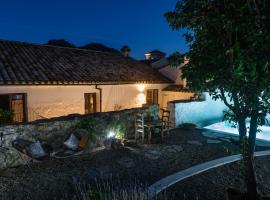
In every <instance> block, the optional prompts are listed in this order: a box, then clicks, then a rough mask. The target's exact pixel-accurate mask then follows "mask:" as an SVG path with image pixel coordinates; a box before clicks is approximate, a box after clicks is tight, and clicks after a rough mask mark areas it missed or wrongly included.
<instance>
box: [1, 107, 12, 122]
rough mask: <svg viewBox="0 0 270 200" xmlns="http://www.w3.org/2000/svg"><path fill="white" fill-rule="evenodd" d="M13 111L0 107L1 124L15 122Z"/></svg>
mask: <svg viewBox="0 0 270 200" xmlns="http://www.w3.org/2000/svg"><path fill="white" fill-rule="evenodd" d="M13 116H14V114H13V111H12V110H3V109H1V108H0V124H8V123H12V122H13Z"/></svg>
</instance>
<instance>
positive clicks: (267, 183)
mask: <svg viewBox="0 0 270 200" xmlns="http://www.w3.org/2000/svg"><path fill="white" fill-rule="evenodd" d="M255 165H256V167H255V168H256V173H257V179H258V189H259V191H260V192H261V193H262V194H263V195H269V194H270V170H269V166H270V157H269V156H266V157H260V158H256V159H255ZM242 172H243V170H242V167H241V164H240V162H235V163H231V164H228V165H224V166H221V167H218V168H215V169H211V170H209V171H206V172H204V173H201V174H199V175H195V176H193V177H190V178H188V179H186V180H183V181H181V182H179V183H177V184H175V185H173V186H171V187H170V188H168V189H167V191H166V194H167V198H168V199H170V200H178V199H184V198H186V199H198V200H200V199H202V200H204V199H207V200H220V199H225V191H226V189H228V188H235V189H238V190H241V191H245V190H246V188H245V187H244V186H245V184H244V181H243V175H242Z"/></svg>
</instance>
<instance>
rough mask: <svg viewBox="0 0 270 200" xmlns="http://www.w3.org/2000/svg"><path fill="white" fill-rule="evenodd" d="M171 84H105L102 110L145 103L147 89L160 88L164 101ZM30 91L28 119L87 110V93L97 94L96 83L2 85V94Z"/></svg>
mask: <svg viewBox="0 0 270 200" xmlns="http://www.w3.org/2000/svg"><path fill="white" fill-rule="evenodd" d="M167 85H168V84H145V88H144V90H143V91H142V92H141V91H139V89H138V85H136V84H128V85H102V86H99V87H101V88H102V111H103V112H105V111H113V110H115V109H126V108H134V107H141V106H142V104H144V103H145V96H146V90H147V89H159V104H160V105H162V103H163V102H162V94H161V90H162V89H163V88H164V87H166V86H167ZM8 93H26V94H27V107H28V120H29V121H33V120H36V119H40V118H42V117H46V118H51V117H59V116H65V115H68V114H73V113H79V114H84V112H85V110H84V93H96V94H97V111H99V98H100V97H99V91H98V90H97V89H95V86H1V87H0V94H8Z"/></svg>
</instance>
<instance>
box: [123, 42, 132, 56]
mask: <svg viewBox="0 0 270 200" xmlns="http://www.w3.org/2000/svg"><path fill="white" fill-rule="evenodd" d="M130 51H131V50H130V48H129V47H128V46H127V45H124V46H123V47H122V48H121V53H122V54H123V56H125V57H129V53H130Z"/></svg>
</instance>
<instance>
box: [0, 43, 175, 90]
mask: <svg viewBox="0 0 270 200" xmlns="http://www.w3.org/2000/svg"><path fill="white" fill-rule="evenodd" d="M136 82H146V83H171V81H170V80H169V79H167V78H166V77H164V76H163V75H162V74H160V73H159V72H157V71H155V70H154V69H152V68H151V67H150V66H148V65H147V64H144V63H141V62H139V61H136V60H134V59H132V58H130V57H128V58H127V57H124V56H122V55H121V54H120V53H108V52H98V51H93V50H82V49H76V48H64V47H56V46H48V45H36V44H30V43H23V42H11V41H0V85H6V84H55V83H56V84H64V83H65V84H78V83H81V84H96V83H99V84H119V83H136Z"/></svg>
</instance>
